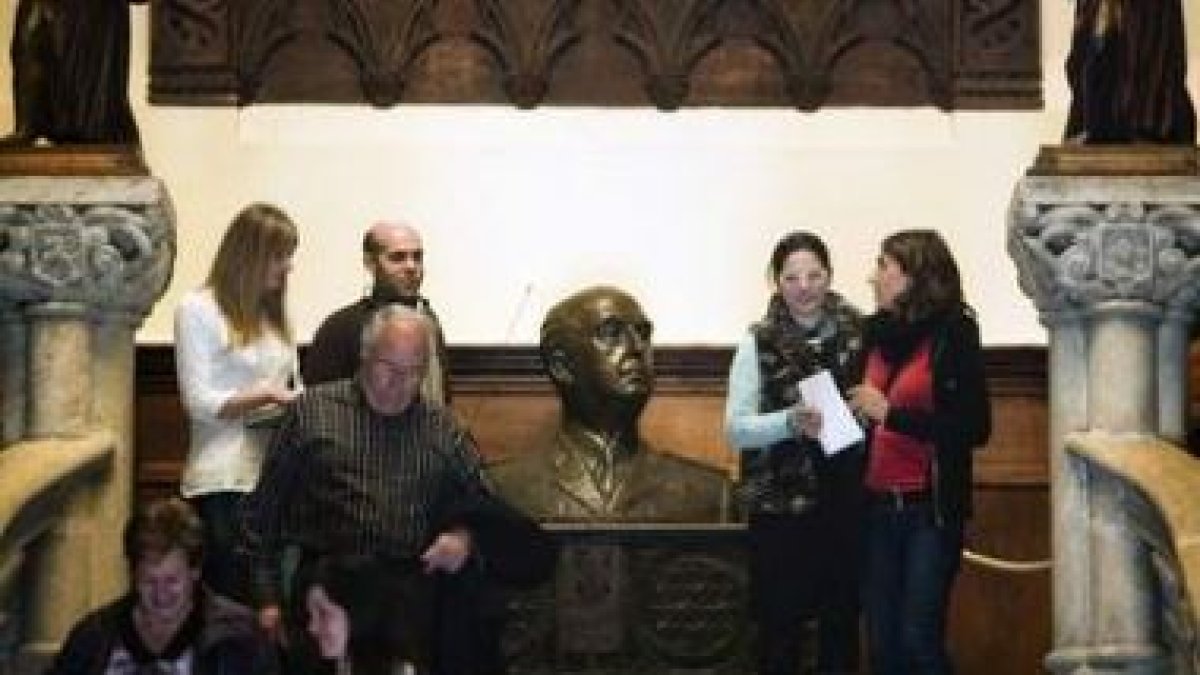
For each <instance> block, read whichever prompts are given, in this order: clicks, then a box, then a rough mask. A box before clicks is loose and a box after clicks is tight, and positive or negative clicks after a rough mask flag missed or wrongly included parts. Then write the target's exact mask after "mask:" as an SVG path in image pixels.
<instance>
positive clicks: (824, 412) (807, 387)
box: [799, 370, 864, 455]
mask: <svg viewBox="0 0 1200 675" xmlns="http://www.w3.org/2000/svg"><path fill="white" fill-rule="evenodd" d="M799 387H800V399H801V400H802V401H804V404H805V405H807V406H810V407H813V408H816V409H817V410H819V411H820V412H821V435H820V437H819V438H818V440H820V441H821V448H822V449H823V450H824V451H825V454H826V455H834V454H837V453H839V452H841V451H842V450H845V449H846V448H849V447H851V446H853V445H855V444H857V443H861V442H862V440H863V438H864V437H863V430H862V427H861V426H859V424H858V420H856V419H854V413H852V412H851V411H850V408H849V407H848V406H847V405H846V401H845V400H843V399H842V393H841V392H840V391H838V388H837V384H835V383H834V381H833V376H831V375H830V374H829V371H828V370H820V371H817V373H816V374H814V375H810V376H809V377H806V378H804V379H803V380H800V384H799Z"/></svg>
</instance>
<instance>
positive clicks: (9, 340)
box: [0, 307, 29, 447]
mask: <svg viewBox="0 0 1200 675" xmlns="http://www.w3.org/2000/svg"><path fill="white" fill-rule="evenodd" d="M27 349H28V334H27V330H26V326H25V318H24V316H23V315H22V314H21V312H20V311H19V310H18V309H17V308H16V307H7V308H4V309H3V310H0V400H2V401H3V404H2V405H0V425H2V426H0V447H2V446H6V445H9V444H10V443H15V442H17V441H18V440H20V439H21V438H23V437H24V436H25V395H26V392H25V388H26V386H27V384H28V379H27V378H28V370H29V369H28V365H27V363H26V359H27V355H28V351H27Z"/></svg>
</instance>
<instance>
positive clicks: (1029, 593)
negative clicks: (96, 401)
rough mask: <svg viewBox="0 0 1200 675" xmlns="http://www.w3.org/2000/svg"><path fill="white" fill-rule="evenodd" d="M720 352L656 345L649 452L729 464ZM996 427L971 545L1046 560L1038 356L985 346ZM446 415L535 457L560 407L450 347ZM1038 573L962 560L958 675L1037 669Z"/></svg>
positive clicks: (147, 449) (149, 425) (140, 395)
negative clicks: (450, 407) (454, 413)
mask: <svg viewBox="0 0 1200 675" xmlns="http://www.w3.org/2000/svg"><path fill="white" fill-rule="evenodd" d="M732 353H733V352H732V349H730V348H728V347H700V346H696V347H660V348H657V349H655V366H656V372H657V375H658V378H657V381H658V385H657V390H656V393H655V395H654V398H653V399H652V402H651V404H650V405H649V406H648V407H647V409H646V411H645V413H644V414H643V419H642V428H643V431H644V433H645V435H646V437H647V438H648V439H650V440H651V442H652V443H654V444H655V445H656V446H657V447H659V448H661V449H663V450H666V451H671V452H677V453H679V454H684V455H688V456H692V457H695V458H698V459H700V460H701V461H705V462H708V463H711V464H713V465H715V466H720V467H725V468H727V469H729V470H731V471H732V470H733V467H734V458H733V455H732V453H730V452H729V451H728V450H727V448H726V446H725V442H724V439H723V436H722V432H721V424H722V418H723V415H724V398H725V378H726V374H727V371H728V367H729V361H730V359H731V358H732ZM986 359H987V373H988V382H989V385H990V387H991V391H992V399H993V400H992V404H993V406H992V407H993V415H994V420H995V423H994V429H995V431H994V433H993V435H992V440H991V442H990V443H989V445H988V447H987V448H984V449H982V450H981V451H980V452H979V454H978V455H977V458H978V463H977V468H976V472H975V482H976V517H975V519H974V521H973V523H972V524H971V530H970V534H969V541H968V545H969V546H970V547H971V548H973V549H976V550H979V551H981V552H983V553H986V554H989V555H993V556H997V557H1001V558H1007V559H1014V560H1037V559H1045V558H1048V557H1049V550H1050V546H1049V506H1048V489H1047V485H1048V463H1047V442H1048V441H1047V428H1048V415H1047V408H1046V354H1045V350H1044V349H1042V348H1037V347H1031V348H1024V347H1021V348H1010V347H1005V348H991V349H988V350H987V353H986ZM450 360H451V363H452V380H453V382H454V387H453V388H454V407H455V408H456V409H457V410H458V411H459V413H460V414H461V415H462V416H463V418H464V419H465V420H466V421H467V423H468V424H469V425H470V427H471V429H472V431H473V432H474V434H475V436H476V438H477V439H478V440H479V443H480V446H481V448H482V450H483V452H484V453H485V454H486V455H488V456H489V457H497V456H501V455H507V454H513V453H520V452H526V451H530V450H534V449H535V448H532V447H531V446H530V443H531V442H532V440H531V439H533V438H536V437H538V436H539V435H540V434H539V432H540V431H541V430H543V429H544V428H545V427H546V426H547V425H552V424H555V423H556V419H557V416H558V400H557V395H556V394H555V392H554V389H553V387H552V386H551V385H550V383H549V381H548V380H547V379H546V377H545V376H544V375H543V373H542V368H541V362H540V360H539V358H538V354H537V349H536V348H535V347H533V346H518V347H511V346H504V347H491V346H482V347H454V348H452V349H451V354H450ZM136 420H137V424H136V438H135V442H136V447H137V453H138V461H137V489H138V494H139V496H140V497H142V498H145V497H147V496H150V495H159V494H165V493H168V492H171V491H173V490H174V489H175V486H176V485H177V483H178V477H179V471H180V468H181V466H182V462H183V459H184V455H185V451H186V433H185V427H184V419H183V416H182V410H181V408H180V405H179V397H178V389H177V387H176V384H175V370H174V358H173V353H172V348H171V347H170V346H169V345H167V346H141V347H139V348H138V351H137V410H136ZM1049 589H1050V582H1049V573H1048V572H1034V573H1025V574H1013V573H1004V572H997V571H995V570H991V569H988V568H983V567H979V566H976V565H973V564H969V563H968V564H966V565H965V567H964V569H963V573H962V576H961V577H960V579H959V582H958V584H957V585H956V587H955V593H954V599H953V604H952V608H951V631H950V632H951V641H952V650H953V651H954V654H955V659H956V662H957V663H958V665H959V670H960V672H964V673H971V674H972V675H1027V674H1028V673H1034V672H1040V671H1041V659H1042V657H1043V656H1044V654H1045V653H1046V651H1047V650H1048V649H1049V645H1050V599H1049V596H1050V590H1049Z"/></svg>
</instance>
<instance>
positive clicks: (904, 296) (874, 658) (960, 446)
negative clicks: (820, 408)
mask: <svg viewBox="0 0 1200 675" xmlns="http://www.w3.org/2000/svg"><path fill="white" fill-rule="evenodd" d="M871 283H872V286H873V287H874V290H875V300H876V304H877V305H878V310H877V311H876V313H875V314H873V315H872V316H871V317H870V318H869V319H868V320H867V325H866V330H865V334H864V351H865V353H866V368H865V374H864V377H863V383H862V385H860V386H858V387H855V388H854V390H853V392H852V397H851V406H852V407H853V408H854V409H855V410H856V411H857V412H858V413H859V414H860V415H861V416H862V417H863V418H865V419H867V420H869V424H870V430H869V434H868V454H867V457H868V459H867V469H866V478H865V482H866V487H867V494H868V499H867V502H868V506H867V516H866V524H867V544H866V566H865V572H864V595H863V598H864V608H865V610H866V615H867V641H868V643H869V645H870V655H871V672H872V673H874V674H875V675H902V674H908V673H911V674H918V673H919V674H920V675H941V674H943V673H951V672H953V669H952V666H951V663H950V659H949V656H948V654H947V651H946V647H945V635H946V610H947V606H948V605H949V600H950V589H951V586H952V585H953V583H954V578H955V576H956V575H957V574H958V568H959V560H960V557H961V555H962V546H963V524H964V522H965V521H966V519H967V517H969V516H970V512H971V455H972V451H973V450H974V449H975V448H977V447H979V446H982V445H983V444H984V443H986V442H987V439H988V436H989V434H990V433H991V412H990V407H989V402H988V393H987V382H986V380H985V377H984V369H983V357H982V349H981V347H980V340H979V325H978V324H977V323H976V321H975V314H974V312H973V311H972V310H971V308H970V307H969V306H967V305H966V303H965V302H964V301H963V294H962V285H961V281H960V277H959V272H958V265H957V264H956V263H955V262H954V258H953V256H952V255H951V254H950V251H949V249H948V248H947V247H946V243H945V242H944V241H943V240H942V238H941V237H940V236H939V235H938V234H937V233H936V232H934V231H932V230H907V231H902V232H897V233H895V234H893V235H891V236H889V237H888V238H887V239H885V240H884V241H883V245H882V250H881V251H880V254H879V258H878V260H877V264H876V269H875V273H874V274H873V275H872V277H871Z"/></svg>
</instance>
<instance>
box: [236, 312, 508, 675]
mask: <svg viewBox="0 0 1200 675" xmlns="http://www.w3.org/2000/svg"><path fill="white" fill-rule="evenodd" d="M429 336H430V327H429V323H428V319H427V318H425V317H424V316H423V315H422V314H421V313H419V312H417V311H416V310H413V309H410V308H408V307H404V306H402V305H388V306H385V307H384V308H383V309H380V310H379V311H378V312H376V314H375V315H374V316H373V317H372V318H371V320H370V321H369V322H368V323H367V326H366V328H365V329H364V331H363V334H362V343H361V351H360V354H361V362H360V366H359V374H358V376H357V377H356V378H355V379H353V380H337V381H334V382H328V383H325V384H321V385H317V386H313V387H310V388H309V389H307V390H306V391H305V392H304V393H303V394H302V395H301V396H300V397H299V398H297V399H296V401H295V402H294V403H293V404H292V405H291V406H289V408H288V413H287V415H286V417H285V419H284V421H283V422H282V423H281V424H280V426H279V428H278V429H277V431H276V435H275V439H274V442H273V443H272V446H271V449H270V450H269V451H268V454H267V461H266V464H265V466H264V468H263V475H262V479H261V481H260V482H259V485H258V488H257V489H256V490H255V491H254V493H253V494H252V495H251V498H250V499H249V501H248V503H247V511H246V525H247V532H248V539H249V541H250V542H252V544H253V545H254V558H255V561H256V565H255V567H256V575H255V576H256V586H257V590H258V598H259V603H260V620H261V621H262V623H263V626H264V627H265V628H267V629H268V630H269V631H271V632H273V633H274V634H276V635H281V633H280V631H281V629H282V628H284V625H283V624H282V621H283V619H284V614H283V611H282V609H281V608H282V604H281V603H282V602H283V601H284V595H283V589H284V588H286V587H287V586H285V582H286V581H287V580H285V579H284V578H283V576H284V574H285V572H287V570H288V569H292V568H294V569H298V570H300V571H301V572H302V571H303V570H304V568H305V567H306V566H308V565H311V564H312V563H313V562H314V561H315V560H317V559H318V558H320V557H321V556H322V555H332V554H368V555H375V556H378V557H380V558H381V559H383V560H384V561H386V562H387V563H388V569H389V570H390V573H391V574H392V575H394V576H395V577H396V579H397V586H398V588H399V589H400V590H399V592H397V593H396V594H395V597H394V602H395V604H396V606H397V608H398V611H400V612H401V613H402V615H403V616H404V617H405V620H406V622H407V623H408V629H409V631H410V632H411V633H412V635H413V642H414V644H416V645H417V646H418V647H420V648H421V653H417V654H414V655H413V656H414V661H416V663H417V665H418V667H419V668H420V669H421V670H422V672H432V673H437V674H438V675H446V674H450V673H468V672H476V671H475V670H473V669H474V668H475V667H476V664H475V662H474V661H473V659H474V658H476V657H478V656H479V653H478V651H479V650H480V649H483V647H482V646H481V645H480V637H479V635H480V632H479V631H480V629H479V621H480V619H479V616H478V615H477V612H478V611H480V608H478V607H475V606H464V605H467V604H468V603H458V604H455V605H454V606H451V605H449V604H446V603H444V602H442V603H441V604H439V602H440V601H441V599H442V598H444V597H446V595H445V594H452V589H453V588H454V587H455V585H454V584H453V583H451V582H452V581H454V580H457V579H459V578H461V577H462V576H463V572H464V567H467V565H468V561H469V559H472V554H473V552H475V544H476V541H475V538H474V537H473V532H472V525H471V524H472V520H471V514H472V512H473V511H474V510H475V509H477V508H478V506H479V504H481V503H483V502H486V500H487V498H488V496H489V495H490V490H489V488H488V487H487V485H486V484H485V482H484V480H483V475H482V473H481V471H482V469H481V461H480V456H479V453H478V450H477V449H476V447H475V443H474V441H473V440H472V438H471V436H470V435H469V434H468V433H467V431H466V429H464V428H463V427H462V426H461V425H460V424H459V423H458V422H457V421H456V419H455V417H454V415H453V413H451V412H450V411H449V410H448V409H446V408H444V407H442V406H440V405H436V404H431V403H428V402H426V401H425V400H424V399H423V398H422V397H421V395H420V387H421V382H422V379H423V378H424V375H425V369H426V366H427V364H428V356H429V350H430V349H431V344H430V337H429ZM299 573H300V572H297V574H299ZM468 595H469V594H468ZM459 597H462V596H459ZM300 604H302V603H300V602H298V601H297V602H292V603H291V605H292V610H293V611H290V612H289V614H288V620H289V621H290V626H289V627H288V628H289V630H288V633H287V639H288V640H296V641H303V640H304V639H305V637H306V636H305V631H304V625H305V623H304V622H305V619H304V617H303V616H302V614H303V611H302V610H300V611H295V610H296V609H298V608H297V605H300ZM302 644H303V643H302V642H301V643H300V644H293V645H292V646H291V648H292V651H293V652H294V653H296V654H299V659H300V662H299V663H296V664H289V669H293V671H294V672H304V668H305V666H304V665H303V663H304V662H305V661H306V660H307V659H306V657H305V647H303V646H301V645H302ZM309 647H311V645H309ZM426 669H427V670H426Z"/></svg>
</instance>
